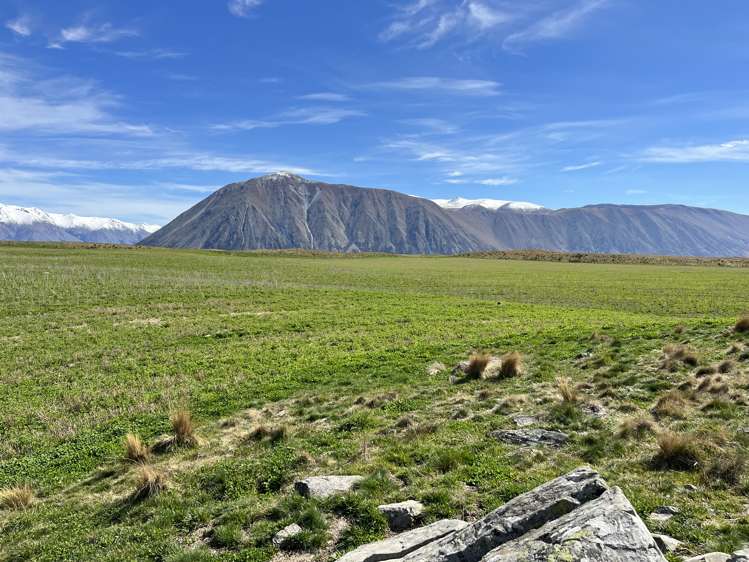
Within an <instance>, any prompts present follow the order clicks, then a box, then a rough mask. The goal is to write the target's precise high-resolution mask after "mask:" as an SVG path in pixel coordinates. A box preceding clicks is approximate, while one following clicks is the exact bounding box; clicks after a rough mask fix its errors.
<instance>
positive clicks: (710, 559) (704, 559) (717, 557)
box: [684, 552, 731, 562]
mask: <svg viewBox="0 0 749 562" xmlns="http://www.w3.org/2000/svg"><path fill="white" fill-rule="evenodd" d="M730 558H731V556H730V555H729V554H726V553H724V552H708V553H707V554H700V555H699V556H693V557H692V558H685V559H684V562H727V561H728V560H730Z"/></svg>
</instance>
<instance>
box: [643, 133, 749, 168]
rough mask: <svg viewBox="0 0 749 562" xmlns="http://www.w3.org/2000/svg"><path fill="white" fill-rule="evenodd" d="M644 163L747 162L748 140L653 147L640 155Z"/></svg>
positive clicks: (748, 156) (748, 155)
mask: <svg viewBox="0 0 749 562" xmlns="http://www.w3.org/2000/svg"><path fill="white" fill-rule="evenodd" d="M640 160H642V161H644V162H655V163H662V164H692V163H697V162H749V139H738V140H732V141H728V142H724V143H720V144H702V145H688V146H655V147H651V148H648V149H647V150H645V151H644V153H643V154H642V155H641V157H640Z"/></svg>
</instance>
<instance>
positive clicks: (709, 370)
mask: <svg viewBox="0 0 749 562" xmlns="http://www.w3.org/2000/svg"><path fill="white" fill-rule="evenodd" d="M717 372H718V368H717V367H716V366H715V365H710V366H708V367H700V368H699V369H697V372H696V373H695V374H694V376H695V377H697V378H702V377H707V376H710V375H714V374H716V373H717Z"/></svg>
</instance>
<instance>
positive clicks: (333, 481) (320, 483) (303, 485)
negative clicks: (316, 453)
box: [294, 476, 364, 498]
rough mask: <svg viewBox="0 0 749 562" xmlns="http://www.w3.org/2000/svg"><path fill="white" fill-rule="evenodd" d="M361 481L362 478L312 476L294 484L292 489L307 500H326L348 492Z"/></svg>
mask: <svg viewBox="0 0 749 562" xmlns="http://www.w3.org/2000/svg"><path fill="white" fill-rule="evenodd" d="M362 480H364V478H363V477H362V476H312V477H310V478H305V479H304V480H297V481H296V482H294V489H295V490H296V491H297V492H299V493H300V494H301V495H303V496H305V497H307V498H327V497H330V496H333V495H335V494H345V493H346V492H350V491H351V490H353V489H354V487H355V486H356V485H357V484H358V483H359V482H361V481H362Z"/></svg>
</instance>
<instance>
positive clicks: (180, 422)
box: [171, 410, 198, 447]
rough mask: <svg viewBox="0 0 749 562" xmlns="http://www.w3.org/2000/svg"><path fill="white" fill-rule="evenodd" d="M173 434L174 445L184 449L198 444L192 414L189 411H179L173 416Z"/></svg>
mask: <svg viewBox="0 0 749 562" xmlns="http://www.w3.org/2000/svg"><path fill="white" fill-rule="evenodd" d="M171 421H172V432H173V433H174V443H175V444H176V445H180V446H183V447H194V446H195V445H197V444H198V439H197V437H195V427H194V425H193V423H192V414H190V412H188V411H187V410H179V411H178V412H176V413H175V414H174V415H173V416H172V420H171Z"/></svg>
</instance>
